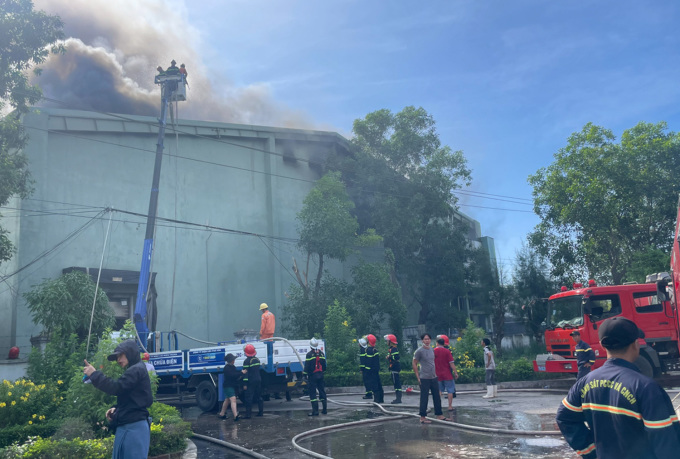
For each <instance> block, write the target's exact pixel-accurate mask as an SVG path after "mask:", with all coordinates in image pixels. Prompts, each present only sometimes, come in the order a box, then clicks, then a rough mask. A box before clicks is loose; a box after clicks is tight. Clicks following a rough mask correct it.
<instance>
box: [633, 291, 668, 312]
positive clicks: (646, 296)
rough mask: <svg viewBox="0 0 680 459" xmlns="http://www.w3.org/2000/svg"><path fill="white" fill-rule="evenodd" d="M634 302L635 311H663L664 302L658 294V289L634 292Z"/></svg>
mask: <svg viewBox="0 0 680 459" xmlns="http://www.w3.org/2000/svg"><path fill="white" fill-rule="evenodd" d="M633 304H634V305H635V312H637V313H639V314H647V313H650V312H663V304H662V303H661V302H660V301H659V298H658V297H657V296H656V291H654V292H636V293H633Z"/></svg>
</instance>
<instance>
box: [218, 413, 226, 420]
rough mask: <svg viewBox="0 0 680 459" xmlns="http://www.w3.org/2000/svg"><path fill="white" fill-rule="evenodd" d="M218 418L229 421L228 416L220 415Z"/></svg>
mask: <svg viewBox="0 0 680 459" xmlns="http://www.w3.org/2000/svg"><path fill="white" fill-rule="evenodd" d="M217 417H218V418H220V419H227V415H226V414H218V415H217Z"/></svg>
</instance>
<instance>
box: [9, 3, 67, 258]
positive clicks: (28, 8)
mask: <svg viewBox="0 0 680 459" xmlns="http://www.w3.org/2000/svg"><path fill="white" fill-rule="evenodd" d="M0 11H1V12H2V13H1V14H0V114H2V113H5V111H6V108H7V106H9V107H11V108H13V109H15V112H14V113H12V114H11V115H7V116H5V117H4V118H2V119H0V206H4V205H6V204H7V203H8V202H9V199H10V198H11V197H12V196H20V197H22V198H25V197H26V196H28V195H29V194H30V193H31V191H32V186H31V184H32V180H31V176H30V173H29V170H28V160H27V158H26V156H25V155H24V153H23V151H22V149H23V147H24V145H25V144H26V140H27V138H26V134H25V133H24V131H23V128H22V125H21V123H20V122H19V115H21V114H23V113H25V112H26V111H27V110H28V106H29V105H30V104H35V103H36V102H37V101H38V100H40V97H41V92H40V88H38V87H37V86H32V85H31V84H30V83H29V81H28V71H29V70H31V69H33V72H35V73H39V72H40V69H39V68H37V67H36V66H37V65H39V64H41V63H42V62H44V61H45V59H46V58H47V56H48V55H49V53H50V51H51V52H61V51H63V49H64V48H63V47H62V46H61V45H57V44H55V42H57V40H60V39H62V38H63V37H64V35H63V32H62V22H61V20H60V19H59V18H58V17H56V16H49V15H47V14H45V13H44V12H42V11H34V10H33V3H32V2H31V1H30V0H0ZM0 216H1V215H0ZM7 234H8V232H7V230H5V229H4V228H2V227H1V226H0V263H2V262H3V261H7V260H9V259H10V258H11V257H12V254H13V251H14V246H13V245H12V243H11V241H10V240H9V237H8V236H7Z"/></svg>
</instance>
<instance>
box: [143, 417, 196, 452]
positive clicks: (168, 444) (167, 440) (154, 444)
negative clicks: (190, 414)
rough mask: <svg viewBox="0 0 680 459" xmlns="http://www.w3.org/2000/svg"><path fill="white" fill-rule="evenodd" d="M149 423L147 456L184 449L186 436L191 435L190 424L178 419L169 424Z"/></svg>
mask: <svg viewBox="0 0 680 459" xmlns="http://www.w3.org/2000/svg"><path fill="white" fill-rule="evenodd" d="M163 422H164V423H163V424H156V423H155V422H154V423H153V424H151V443H150V445H149V456H160V455H161V454H168V453H175V452H178V451H184V449H185V448H186V443H187V438H189V437H190V436H191V435H192V432H191V424H190V423H188V422H184V421H179V422H175V423H171V424H165V419H163Z"/></svg>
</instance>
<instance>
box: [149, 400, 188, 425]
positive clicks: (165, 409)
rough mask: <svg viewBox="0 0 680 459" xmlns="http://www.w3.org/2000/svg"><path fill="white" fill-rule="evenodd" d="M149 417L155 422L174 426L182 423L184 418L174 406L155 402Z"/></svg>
mask: <svg viewBox="0 0 680 459" xmlns="http://www.w3.org/2000/svg"><path fill="white" fill-rule="evenodd" d="M149 416H151V419H152V420H153V421H154V422H158V423H162V424H173V423H177V422H182V416H181V415H180V414H179V411H177V408H175V407H174V406H170V405H166V404H165V403H161V402H154V403H153V405H151V407H150V408H149Z"/></svg>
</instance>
